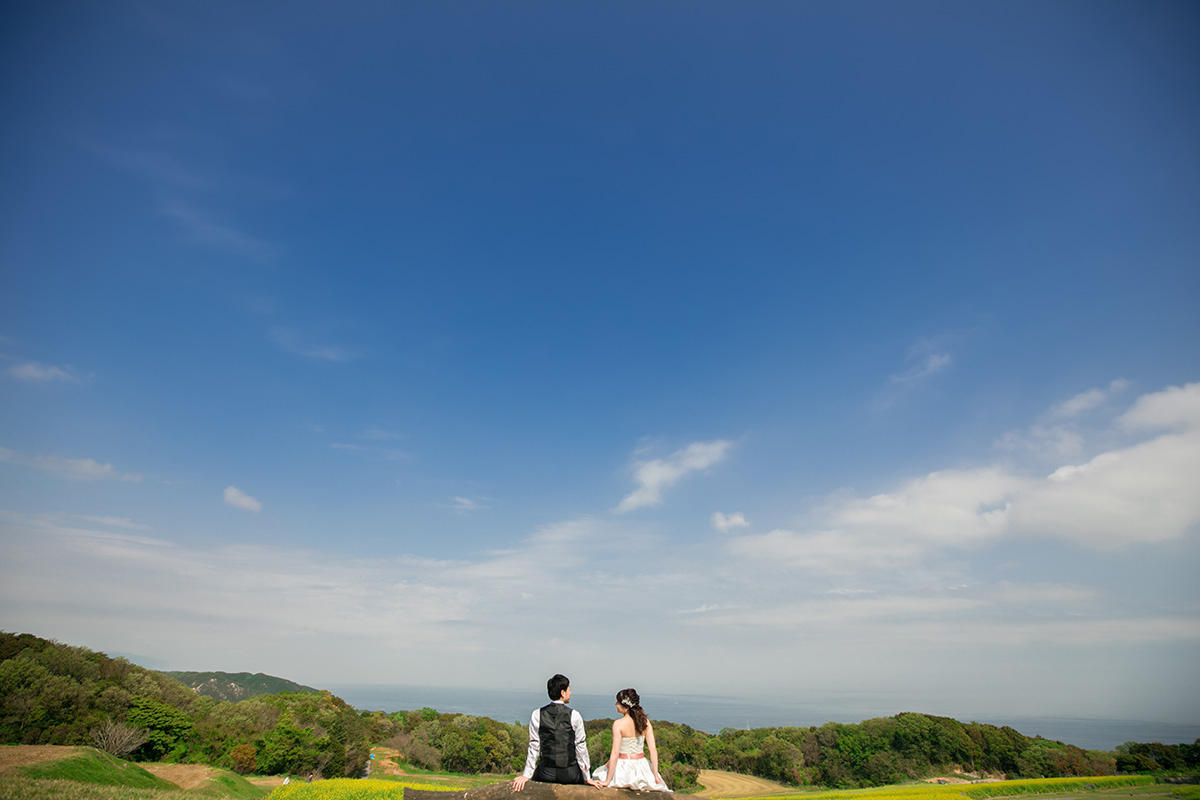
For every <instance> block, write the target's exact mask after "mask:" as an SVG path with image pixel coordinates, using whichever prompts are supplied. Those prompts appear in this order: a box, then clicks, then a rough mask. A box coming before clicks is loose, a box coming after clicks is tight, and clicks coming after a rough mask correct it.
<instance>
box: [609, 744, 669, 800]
mask: <svg viewBox="0 0 1200 800" xmlns="http://www.w3.org/2000/svg"><path fill="white" fill-rule="evenodd" d="M645 745H646V737H645V736H632V737H630V736H622V737H621V750H620V754H621V755H622V756H634V758H618V759H617V766H616V768H615V769H614V770H613V779H612V783H610V784H609V786H616V787H620V788H624V789H637V790H639V791H647V790H649V791H655V792H669V791H671V790H670V789H668V788H667V785H666V784H665V783H661V782H659V781H656V780H654V771H653V770H652V769H650V759H648V758H646V757H644V756H643V757H642V758H637V756H642V750H643V748H644V747H645ZM607 775H608V764H607V763H604V764H601V765H600V766H598V767H596V769H595V771H594V772H592V777H593V778H595V779H596V780H598V781H602V780H604V778H605V776H607Z"/></svg>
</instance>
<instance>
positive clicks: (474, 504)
mask: <svg viewBox="0 0 1200 800" xmlns="http://www.w3.org/2000/svg"><path fill="white" fill-rule="evenodd" d="M450 503H451V505H450V508H453V509H454V510H455V511H478V510H480V509H484V508H487V507H488V506H486V505H484V504H483V503H481V502H479V501H478V500H472V499H471V498H469V497H457V496H456V497H451V498H450Z"/></svg>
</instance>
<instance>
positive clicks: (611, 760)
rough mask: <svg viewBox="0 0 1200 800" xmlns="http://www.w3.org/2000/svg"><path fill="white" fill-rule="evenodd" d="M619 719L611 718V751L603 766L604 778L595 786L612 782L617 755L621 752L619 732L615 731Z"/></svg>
mask: <svg viewBox="0 0 1200 800" xmlns="http://www.w3.org/2000/svg"><path fill="white" fill-rule="evenodd" d="M620 721H621V720H619V719H618V720H613V734H612V740H613V744H612V752H611V753H609V755H608V766H607V767H605V768H604V780H602V781H600V782H599V783H597V784H596V785H597V786H608V785H609V784H610V783H612V779H613V770H615V769H616V768H617V755H618V754H619V753H620V752H621V734H620V732H618V731H617V723H619V722H620Z"/></svg>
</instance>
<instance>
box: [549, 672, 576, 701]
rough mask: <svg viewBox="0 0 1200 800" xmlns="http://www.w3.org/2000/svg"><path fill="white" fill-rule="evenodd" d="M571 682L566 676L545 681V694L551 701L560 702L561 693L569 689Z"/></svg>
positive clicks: (556, 676)
mask: <svg viewBox="0 0 1200 800" xmlns="http://www.w3.org/2000/svg"><path fill="white" fill-rule="evenodd" d="M570 685H571V681H569V680H568V679H567V676H566V675H555V676H554V677H553V678H551V679H550V680H548V681H546V694H548V695H550V699H551V700H562V693H563V692H565V691H566V690H567V688H568V687H570Z"/></svg>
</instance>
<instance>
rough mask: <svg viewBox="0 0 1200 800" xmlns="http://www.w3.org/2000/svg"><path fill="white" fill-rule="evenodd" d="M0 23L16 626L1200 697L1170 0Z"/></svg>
mask: <svg viewBox="0 0 1200 800" xmlns="http://www.w3.org/2000/svg"><path fill="white" fill-rule="evenodd" d="M0 15H2V16H0V31H2V32H0V109H2V112H3V116H4V119H5V123H4V125H3V126H0V152H3V153H4V156H3V160H2V161H0V186H2V187H3V188H0V270H2V273H0V281H2V282H0V537H2V542H3V553H4V558H3V560H2V561H0V628H3V629H5V630H21V631H29V632H32V633H36V634H39V635H42V636H49V637H54V638H58V639H60V640H63V641H67V642H70V643H73V644H81V645H86V646H89V647H92V648H95V649H100V650H104V651H106V652H122V653H130V654H135V655H136V656H138V657H140V658H143V659H146V660H150V661H154V662H155V663H159V664H161V665H163V666H164V667H169V668H177V669H224V670H230V671H242V670H250V671H265V672H269V673H272V674H277V675H282V676H285V677H288V678H291V679H293V680H298V681H301V682H305V683H308V684H320V683H322V682H325V683H341V684H345V683H355V682H377V683H383V682H391V683H409V684H424V685H443V686H475V687H482V688H498V689H499V688H503V689H524V688H527V687H529V686H535V687H536V686H539V685H541V681H543V680H544V679H545V676H546V675H548V674H551V673H553V672H555V671H563V672H566V673H567V674H570V675H571V676H572V678H573V680H574V681H575V682H576V684H577V685H579V686H581V687H584V688H585V689H586V691H588V692H591V693H603V692H604V691H606V690H607V689H612V690H614V691H615V690H616V689H618V688H621V687H622V686H625V685H634V686H637V687H638V688H639V690H641V691H642V693H643V695H647V693H650V694H653V693H654V692H660V693H681V692H698V693H706V694H722V695H735V696H758V697H763V696H770V695H773V696H779V697H784V698H787V699H788V700H789V701H801V700H805V699H812V700H820V699H821V698H828V697H847V696H855V697H870V698H876V700H877V702H876V706H875V707H876V708H877V709H878V710H879V711H880V712H881V713H895V712H897V711H902V710H920V711H928V712H934V713H944V714H949V715H954V716H959V717H963V718H965V717H977V718H983V717H986V716H987V715H996V714H1027V715H1065V716H1077V717H1094V718H1117V719H1147V720H1157V721H1172V722H1189V723H1195V722H1197V721H1198V720H1200V691H1197V689H1200V686H1198V685H1197V681H1196V678H1195V671H1194V666H1193V665H1194V664H1195V663H1196V662H1197V661H1198V660H1200V596H1198V592H1197V589H1196V582H1195V578H1194V576H1195V571H1196V568H1197V566H1198V565H1200V541H1198V536H1200V491H1197V486H1200V322H1198V320H1200V314H1198V313H1197V307H1198V302H1197V301H1198V300H1200V269H1198V266H1200V261H1198V258H1200V225H1197V224H1196V222H1197V220H1198V219H1200V148H1198V147H1197V145H1196V142H1200V116H1198V115H1197V108H1200V52H1198V51H1197V49H1196V48H1195V46H1194V45H1195V41H1196V40H1197V34H1200V11H1198V10H1197V7H1196V6H1195V5H1194V4H1191V3H1184V2H1179V3H1176V2H1148V3H1147V2H1118V3H1112V2H1053V3H1033V2H1028V3H1027V2H1017V3H1012V2H1003V3H1000V2H979V3H970V4H961V3H950V2H911V3H903V4H896V3H883V2H879V3H877V2H847V3H824V4H822V3H795V2H791V3H775V2H754V3H732V2H727V3H709V2H689V3H682V2H660V3H625V2H607V3H603V4H577V3H572V4H560V3H548V2H547V3H539V2H515V3H474V2H444V3H383V2H361V3H347V4H339V5H337V6H333V5H330V4H323V3H305V2H290V3H275V2H267V3H259V4H249V5H247V4H239V3H225V2H216V3H213V2H204V3H199V2H195V3H193V2H178V3H170V4H166V5H164V4H161V3H153V2H112V3H104V4H93V3H63V4H58V5H55V6H54V7H52V8H51V7H48V6H45V5H44V4H41V3H34V2H13V3H7V4H5V5H4V7H3V9H2V10H0ZM805 722H820V720H812V721H805Z"/></svg>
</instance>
